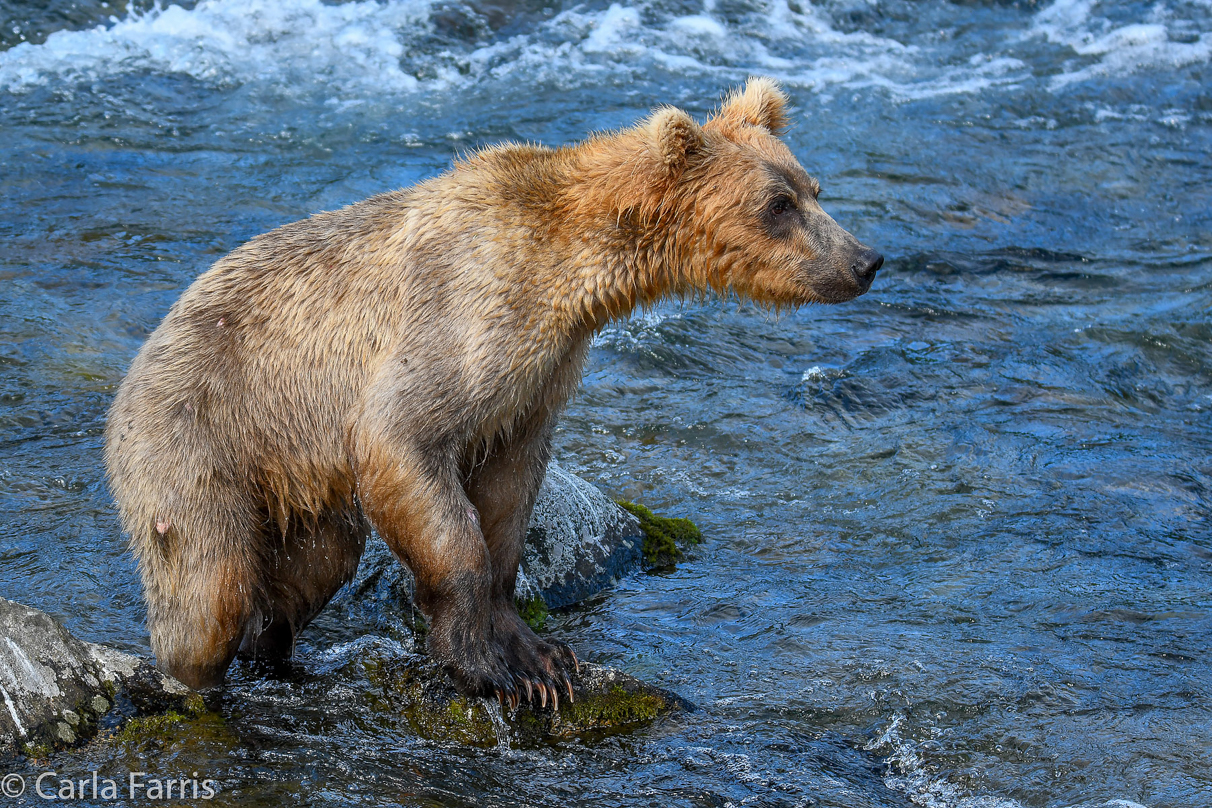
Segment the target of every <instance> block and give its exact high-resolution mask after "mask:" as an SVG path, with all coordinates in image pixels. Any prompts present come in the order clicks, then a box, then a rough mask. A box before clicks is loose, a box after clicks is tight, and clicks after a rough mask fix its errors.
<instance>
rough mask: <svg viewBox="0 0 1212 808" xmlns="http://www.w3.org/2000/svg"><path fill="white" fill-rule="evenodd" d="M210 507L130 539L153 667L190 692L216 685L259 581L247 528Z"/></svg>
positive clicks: (257, 563)
mask: <svg viewBox="0 0 1212 808" xmlns="http://www.w3.org/2000/svg"><path fill="white" fill-rule="evenodd" d="M211 505H212V507H209V508H207V509H206V511H207V513H206V515H202V516H199V517H197V518H194V519H190V518H185V517H180V518H177V519H173V520H169V519H163V520H162V521H159V522H158V523H157V524H156V525H155V526H154V527H153V526H152V525H148V526H147V527H146V528H145V529H144V530H143V531H140V533H138V534H135V533H133V532H132V535H133V538H132V543H133V545H134V548H135V552H136V555H137V556H138V559H139V568H140V573H141V575H142V578H143V591H144V597H145V598H146V601H147V624H148V629H149V631H150V633H151V642H152V650H153V651H154V652H155V655H156V664H157V666H158V667H159V668H160V669H161V670H163V671H165V672H167V673H168V674H169V675H171V676H174V677H176V678H177V679H178V680H180V681H181V682H184V683H185V684H186V685H189V686H190V687H192V688H194V689H195V690H201V689H204V688H208V687H213V686H216V685H220V684H222V683H223V676H224V674H225V673H226V672H227V668H228V666H230V665H231V661H232V659H233V658H234V657H235V654H236V649H237V648H238V647H239V645H240V640H241V638H242V637H243V635H244V630H245V626H246V625H247V624H248V621H249V618H250V616H251V615H252V614H253V613H254V611H255V608H256V606H255V604H256V601H257V599H258V598H259V596H260V589H261V581H262V575H261V566H260V560H259V558H258V554H257V546H256V542H257V540H258V538H259V537H258V536H257V535H256V532H255V529H253V528H251V525H250V524H248V523H245V520H242V519H237V518H236V517H235V516H234V514H235V513H236V510H235V509H230V510H229V509H224V508H222V507H221V506H219V505H217V504H215V503H211ZM200 510H201V509H200ZM225 514H226V515H228V516H229V517H230V519H229V520H227V521H224V520H223V519H222V517H223V515H225Z"/></svg>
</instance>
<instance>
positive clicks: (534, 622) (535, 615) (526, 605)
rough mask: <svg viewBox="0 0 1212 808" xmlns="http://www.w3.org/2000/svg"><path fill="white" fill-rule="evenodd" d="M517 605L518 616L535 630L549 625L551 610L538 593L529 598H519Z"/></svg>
mask: <svg viewBox="0 0 1212 808" xmlns="http://www.w3.org/2000/svg"><path fill="white" fill-rule="evenodd" d="M517 607H518V616H519V617H521V618H522V620H524V621H525V622H526V625H528V626H530V627H531V628H532V629H534V630H535V631H538V630H539V629H541V628H543V626H545V625H547V618H548V617H550V616H551V612H550V611H548V609H547V604H546V603H545V602H544V601H543V598H542V597H540V596H538V595H536V596H535V597H533V598H529V599H523V598H518V599H517Z"/></svg>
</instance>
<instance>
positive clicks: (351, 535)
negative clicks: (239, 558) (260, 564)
mask: <svg viewBox="0 0 1212 808" xmlns="http://www.w3.org/2000/svg"><path fill="white" fill-rule="evenodd" d="M369 535H370V524H369V523H368V522H367V521H366V517H365V516H364V515H363V514H362V511H361V509H360V508H358V507H357V506H356V505H350V506H349V507H347V508H344V509H340V510H333V511H329V512H328V513H326V514H324V515H322V516H320V517H319V518H318V519H314V520H311V519H299V520H296V523H295V524H293V525H291V526H290V527H289V528H288V529H287V531H286V534H285V536H283V535H282V534H281V533H279V534H276V535H272V534H271V535H270V536H268V537H267V542H269V543H271V545H272V549H270V550H269V552H268V555H267V558H266V560H265V566H266V573H265V586H264V593H265V594H264V604H263V608H262V609H261V610H260V611H259V612H258V613H257V614H255V615H254V616H253V619H252V620H250V622H249V624H248V627H247V629H246V630H245V634H244V639H243V642H242V643H241V645H240V652H239V653H240V656H241V657H246V658H252V659H258V660H268V661H281V660H286V659H289V658H290V657H291V656H292V655H293V654H294V650H295V641H296V640H297V639H298V636H299V632H301V631H302V630H303V629H304V628H305V627H306V626H307V624H308V623H310V622H311V621H312V620H313V619H314V618H315V616H316V615H317V614H319V613H320V610H321V609H323V608H324V606H325V605H327V603H328V601H329V600H331V599H332V596H333V595H335V594H336V593H337V590H338V589H340V588H341V587H342V586H344V585H345V584H347V583H348V582H349V581H351V580H353V577H354V575H355V574H356V573H357V571H358V561H359V560H360V559H361V558H362V550H363V549H364V548H365V547H366V539H367V538H368V537H369Z"/></svg>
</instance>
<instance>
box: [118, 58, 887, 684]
mask: <svg viewBox="0 0 1212 808" xmlns="http://www.w3.org/2000/svg"><path fill="white" fill-rule="evenodd" d="M785 105H786V99H785V97H784V96H783V94H782V92H781V91H780V90H779V89H778V88H777V86H776V85H774V83H773V82H771V81H769V80H764V79H754V80H751V81H750V82H749V84H748V86H747V87H746V88H745V90H744V91H743V92H737V93H734V94H732V95H731V96H730V97H729V98H728V99H727V101H726V102H725V103H724V105H723V106H722V107H721V109H720V110H719V112H718V113H717V114H716V115H715V116H713V117H712V118H711V119H710V120H709V121H707V122H706V123H705V124H704V125H702V126H700V125H699V124H697V123H696V122H695V121H694V120H692V119H691V118H690V116H688V115H687V114H686V113H685V112H682V111H680V110H677V109H670V108H664V109H660V110H658V111H657V112H656V113H654V114H653V115H652V116H651V117H650V118H648V119H647V120H646V121H644V122H643V123H641V124H639V125H638V126H636V127H635V128H633V129H628V130H624V131H622V132H617V133H612V134H605V135H598V136H595V137H592V138H590V139H589V140H587V141H585V142H584V143H581V144H579V145H576V146H572V147H568V148H562V149H548V148H543V147H540V146H520V145H503V146H497V147H494V148H490V149H486V150H484V151H481V152H479V153H477V154H475V155H473V156H471V157H470V158H468V159H466V160H464V161H462V162H459V163H458V164H456V165H455V166H454V168H453V169H452V170H451V171H449V172H448V173H446V174H443V175H442V176H440V177H436V178H434V179H432V180H429V181H427V182H424V183H421V184H420V185H417V186H415V187H412V188H408V189H405V190H401V191H395V192H392V193H386V194H382V195H380V196H376V197H373V198H371V199H368V200H366V201H364V202H360V203H358V204H355V205H351V206H349V207H346V208H344V209H342V210H338V211H333V212H329V213H322V214H318V215H316V216H312V217H311V218H309V219H306V220H304V221H299V222H294V223H292V224H288V225H285V226H283V227H280V228H278V229H277V230H274V231H273V232H271V233H267V234H265V235H262V236H259V237H257V238H255V239H253V240H252V241H250V242H248V243H247V244H245V245H244V246H243V247H240V248H239V249H237V250H235V251H234V252H232V253H231V254H230V255H228V256H226V257H224V258H222V259H220V260H219V261H218V262H217V263H216V264H215V265H214V266H213V267H212V268H211V269H210V270H209V271H207V272H205V273H204V274H203V275H202V276H200V277H199V278H198V279H197V280H196V281H195V282H194V284H193V285H192V286H190V288H189V289H188V290H186V292H185V294H184V295H182V297H181V299H180V300H179V301H177V303H176V304H175V305H174V306H173V307H172V309H171V311H170V312H169V313H168V316H167V317H166V318H165V320H164V322H163V323H162V324H161V325H160V327H159V328H158V329H157V330H156V331H155V333H153V334H152V336H151V337H150V338H149V339H148V341H147V343H146V345H144V346H143V349H142V350H141V351H140V352H139V354H138V356H137V357H136V358H135V361H134V363H133V364H132V366H131V369H130V372H129V374H128V375H127V377H126V380H125V381H124V382H123V384H122V387H121V389H120V390H119V391H118V395H117V398H116V399H115V401H114V404H113V407H112V409H111V410H110V415H109V425H108V429H107V432H106V462H107V465H108V469H109V479H110V484H111V488H112V490H113V493H114V496H115V498H116V499H117V501H118V505H119V508H120V511H121V517H122V522H123V524H124V526H125V527H126V529H127V530H128V531H129V532H130V534H131V537H132V545H133V548H134V552H135V555H136V556H137V558H138V562H139V567H140V571H141V574H142V578H143V584H144V590H145V595H146V598H147V604H148V623H149V627H150V629H151V635H152V644H153V648H154V649H155V652H156V656H157V658H158V661H159V664H160V666H161V667H162V668H164V669H165V670H167V671H168V672H169V673H171V674H173V675H174V676H177V677H178V678H180V679H181V680H182V681H184V682H186V683H187V684H190V685H192V686H195V687H205V686H209V685H214V684H217V683H219V682H221V681H222V679H223V676H224V672H225V671H226V669H227V667H228V665H229V664H230V662H231V660H232V658H233V656H234V655H235V654H236V653H237V652H241V651H242V652H243V653H246V654H249V655H253V656H268V657H282V656H288V655H289V654H290V653H291V651H292V649H293V645H294V640H295V637H296V636H297V634H298V632H299V631H300V630H301V629H302V628H303V626H305V625H306V624H307V623H308V621H310V620H311V619H312V618H313V617H314V616H315V615H316V613H317V612H318V611H319V610H320V609H321V608H323V606H324V605H325V603H327V601H328V600H329V598H331V597H332V595H333V594H334V593H335V592H336V590H337V589H338V588H339V587H340V586H342V585H343V584H344V583H345V582H347V581H348V580H350V578H351V577H352V576H353V574H354V572H355V570H356V568H357V564H358V559H359V557H360V555H361V553H362V549H363V545H364V542H365V539H366V536H367V535H368V533H369V530H370V526H371V525H374V527H375V528H377V529H378V531H379V533H380V534H381V535H382V536H383V538H384V539H385V540H386V541H387V542H388V544H389V545H390V546H391V548H392V550H393V551H394V553H395V554H396V555H397V557H398V558H399V559H400V560H401V561H402V562H403V563H405V564H407V565H408V567H409V568H410V569H411V570H412V571H413V572H414V573H415V576H416V580H417V599H418V605H419V606H420V607H421V609H422V610H423V611H424V612H425V613H426V614H427V615H428V616H429V617H430V619H431V623H432V630H431V633H430V638H429V645H430V650H431V653H432V654H433V655H434V656H435V657H436V658H437V659H438V660H440V661H441V662H442V663H444V664H445V665H446V667H447V669H448V671H449V672H450V674H451V676H452V678H453V680H454V681H455V683H456V684H457V685H458V686H459V687H460V688H461V689H462V690H463V691H464V692H467V693H492V692H496V693H497V694H498V695H499V696H500V697H501V698H502V699H503V700H504V699H508V700H513V701H516V700H517V698H518V697H519V694H521V693H525V694H527V695H528V696H529V695H537V696H538V698H540V699H541V700H542V701H543V702H544V703H545V702H546V700H547V699H548V697H549V696H550V697H551V698H558V696H557V695H556V694H557V692H558V691H559V690H568V691H569V693H571V691H570V689H569V686H568V685H567V681H566V678H567V671H568V669H569V666H571V665H574V664H575V657H574V656H573V655H572V653H571V651H570V650H569V649H568V648H567V647H566V646H557V645H553V644H550V643H547V642H544V641H543V640H541V639H539V638H538V637H537V636H535V635H534V633H533V632H531V631H530V629H529V628H527V627H526V625H525V624H524V623H522V621H521V620H520V619H519V618H518V616H517V614H516V612H515V609H514V605H513V591H514V581H515V576H516V574H517V569H518V562H519V559H520V556H521V551H522V543H523V539H524V537H525V532H526V526H527V523H528V521H529V518H530V512H531V508H532V506H533V503H534V498H535V494H536V492H537V490H538V487H539V484H540V482H541V480H542V477H543V474H544V469H545V468H546V465H547V460H548V453H549V447H550V442H551V432H552V427H553V424H554V422H555V419H556V417H557V415H558V414H559V412H560V410H561V408H562V407H563V406H564V404H565V402H566V401H567V399H568V398H569V396H570V395H571V393H572V392H573V390H574V388H575V387H576V386H577V384H578V383H579V381H580V377H581V369H582V366H583V364H584V361H585V356H586V351H587V346H588V345H589V341H590V338H591V336H592V335H593V333H594V331H595V330H596V329H598V328H599V327H600V326H602V325H603V324H604V323H606V322H607V321H609V320H611V319H612V318H617V317H622V316H625V315H626V314H627V313H628V312H630V311H631V310H632V309H633V308H635V307H636V306H637V305H641V304H645V303H650V302H653V301H655V300H658V299H659V298H662V297H665V296H668V295H679V294H687V293H690V294H693V293H697V292H703V291H708V290H717V291H721V290H728V289H731V290H733V291H735V292H737V293H739V294H741V295H743V296H745V297H748V298H751V299H753V300H757V301H760V302H762V303H765V304H770V305H775V306H794V305H799V304H802V303H809V302H836V301H842V300H847V299H849V298H852V297H854V296H856V295H859V294H862V293H863V292H864V291H866V289H867V288H868V286H869V285H870V283H871V279H872V277H873V276H874V274H875V271H876V269H878V267H879V262H880V261H881V260H882V259H879V256H878V255H877V254H876V253H874V252H873V251H871V250H869V249H867V248H865V247H863V246H862V245H860V244H859V243H858V242H857V241H856V240H855V239H854V238H853V237H852V236H850V234H848V233H846V232H845V231H844V230H842V229H841V228H840V227H839V226H838V225H837V224H836V223H834V221H833V220H832V219H830V218H829V217H828V216H827V215H826V214H825V213H824V211H822V210H821V209H820V207H819V206H818V205H817V203H816V194H817V192H818V186H817V184H816V182H815V181H814V180H813V179H811V178H810V177H809V176H808V175H807V174H806V173H805V172H804V170H803V168H801V167H800V165H799V163H798V162H797V161H796V160H795V158H794V157H793V156H792V155H791V153H790V152H789V151H788V150H787V148H786V146H784V145H783V143H782V142H781V141H780V140H779V139H778V138H777V136H776V135H777V134H778V133H779V132H780V131H781V130H782V128H783V127H784V126H785V125H786V123H787V118H786V112H785Z"/></svg>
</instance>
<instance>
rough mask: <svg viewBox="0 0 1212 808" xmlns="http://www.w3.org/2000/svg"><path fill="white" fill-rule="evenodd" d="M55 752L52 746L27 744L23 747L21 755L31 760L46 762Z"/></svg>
mask: <svg viewBox="0 0 1212 808" xmlns="http://www.w3.org/2000/svg"><path fill="white" fill-rule="evenodd" d="M54 751H55V750H54V749H53V748H51V746H50V744H45V743H27V744H24V745H22V747H21V753H22V754H24V755H25V756H26V757H27V758H30V759H31V760H46V759H47V758H49V757H50V756H51V754H52V753H54Z"/></svg>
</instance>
